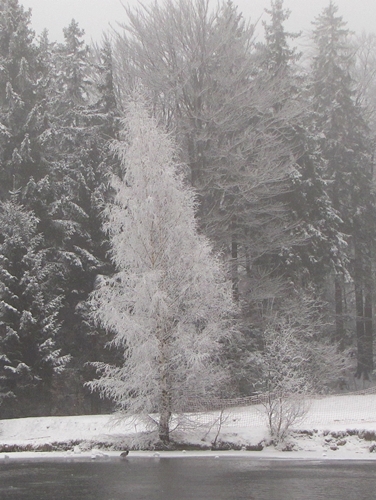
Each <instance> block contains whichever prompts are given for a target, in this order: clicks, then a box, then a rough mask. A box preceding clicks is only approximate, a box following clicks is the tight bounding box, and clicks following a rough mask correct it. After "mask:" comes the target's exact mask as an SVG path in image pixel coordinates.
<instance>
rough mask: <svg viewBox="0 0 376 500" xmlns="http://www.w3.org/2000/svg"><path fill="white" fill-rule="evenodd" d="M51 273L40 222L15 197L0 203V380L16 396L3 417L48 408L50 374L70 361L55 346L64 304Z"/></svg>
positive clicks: (53, 270)
mask: <svg viewBox="0 0 376 500" xmlns="http://www.w3.org/2000/svg"><path fill="white" fill-rule="evenodd" d="M55 271H56V269H55V266H54V264H53V263H51V262H50V261H49V256H48V250H46V249H45V248H44V245H43V236H42V234H40V233H39V232H38V219H37V218H36V217H35V216H34V214H33V213H32V212H30V211H28V210H26V209H25V208H24V207H22V206H21V205H20V204H18V203H17V202H16V201H15V199H12V200H9V201H6V202H2V203H1V205H0V332H1V333H0V352H1V376H0V377H1V385H2V387H3V389H5V392H6V393H7V394H8V396H9V395H13V396H14V397H15V400H12V399H11V400H7V402H6V403H7V404H6V405H4V407H2V408H1V409H0V411H1V413H2V415H5V416H8V417H9V416H13V417H15V416H25V415H29V416H31V415H32V414H35V413H38V414H40V413H39V412H43V411H44V412H49V411H50V410H51V385H52V380H53V376H54V374H55V373H56V372H59V371H61V370H62V369H63V367H64V365H65V364H66V362H67V361H68V359H69V358H68V357H64V356H61V353H60V350H59V349H58V348H57V347H56V339H57V337H58V335H59V332H60V326H61V325H60V323H59V319H58V317H59V311H60V310H61V307H62V303H61V296H60V294H59V288H58V283H56V279H55V278H56V275H55ZM37 395H38V397H37ZM38 405H40V407H39V408H38Z"/></svg>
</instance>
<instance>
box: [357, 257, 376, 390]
mask: <svg viewBox="0 0 376 500" xmlns="http://www.w3.org/2000/svg"><path fill="white" fill-rule="evenodd" d="M355 259H356V260H355V272H354V282H355V306H356V337H357V347H358V364H357V368H356V373H355V376H356V377H357V378H362V379H363V380H369V376H370V373H371V372H372V367H373V335H372V283H371V280H370V277H371V272H372V271H371V269H370V266H365V265H364V262H362V259H361V257H360V256H359V254H358V252H355Z"/></svg>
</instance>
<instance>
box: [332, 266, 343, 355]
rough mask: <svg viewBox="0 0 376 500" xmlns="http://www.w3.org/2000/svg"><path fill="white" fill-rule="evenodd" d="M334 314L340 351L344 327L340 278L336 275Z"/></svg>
mask: <svg viewBox="0 0 376 500" xmlns="http://www.w3.org/2000/svg"><path fill="white" fill-rule="evenodd" d="M334 295H335V313H336V340H337V342H338V343H339V347H340V349H341V350H342V349H343V348H344V336H345V325H344V321H343V287H342V277H341V276H339V275H338V274H336V275H335V278H334Z"/></svg>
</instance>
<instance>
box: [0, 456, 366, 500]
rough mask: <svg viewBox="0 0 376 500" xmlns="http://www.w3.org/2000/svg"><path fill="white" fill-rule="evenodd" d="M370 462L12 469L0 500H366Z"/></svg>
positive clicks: (7, 467)
mask: <svg viewBox="0 0 376 500" xmlns="http://www.w3.org/2000/svg"><path fill="white" fill-rule="evenodd" d="M375 491H376V463H375V462H373V461H372V462H348V461H346V462H344V461H343V462H333V461H323V462H320V461H317V462H313V461H285V460H281V461H273V460H262V459H258V460H254V459H251V458H249V459H248V458H234V457H227V458H226V457H220V458H219V459H215V458H214V457H213V458H211V457H202V458H193V457H189V458H136V457H134V458H132V457H131V456H130V457H129V458H128V459H127V460H124V461H122V462H121V461H120V460H115V459H111V460H108V461H103V462H97V461H95V462H94V461H92V462H89V461H84V460H81V461H74V462H73V461H72V462H63V461H51V460H50V461H18V460H17V461H15V460H14V461H12V460H10V461H9V462H7V463H2V464H1V465H0V499H1V500H76V499H77V500H144V499H148V500H188V499H189V500H201V499H202V500H232V499H234V500H243V499H247V500H321V499H325V500H373V499H374V498H375Z"/></svg>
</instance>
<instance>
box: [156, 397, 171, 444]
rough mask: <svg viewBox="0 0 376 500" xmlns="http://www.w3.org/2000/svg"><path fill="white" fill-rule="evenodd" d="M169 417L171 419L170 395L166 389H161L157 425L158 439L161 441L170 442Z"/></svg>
mask: <svg viewBox="0 0 376 500" xmlns="http://www.w3.org/2000/svg"><path fill="white" fill-rule="evenodd" d="M170 419H171V411H170V397H169V394H168V393H167V391H165V390H163V391H162V399H161V407H160V410H159V425H158V434H159V439H160V440H161V441H162V442H163V443H169V442H170Z"/></svg>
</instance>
